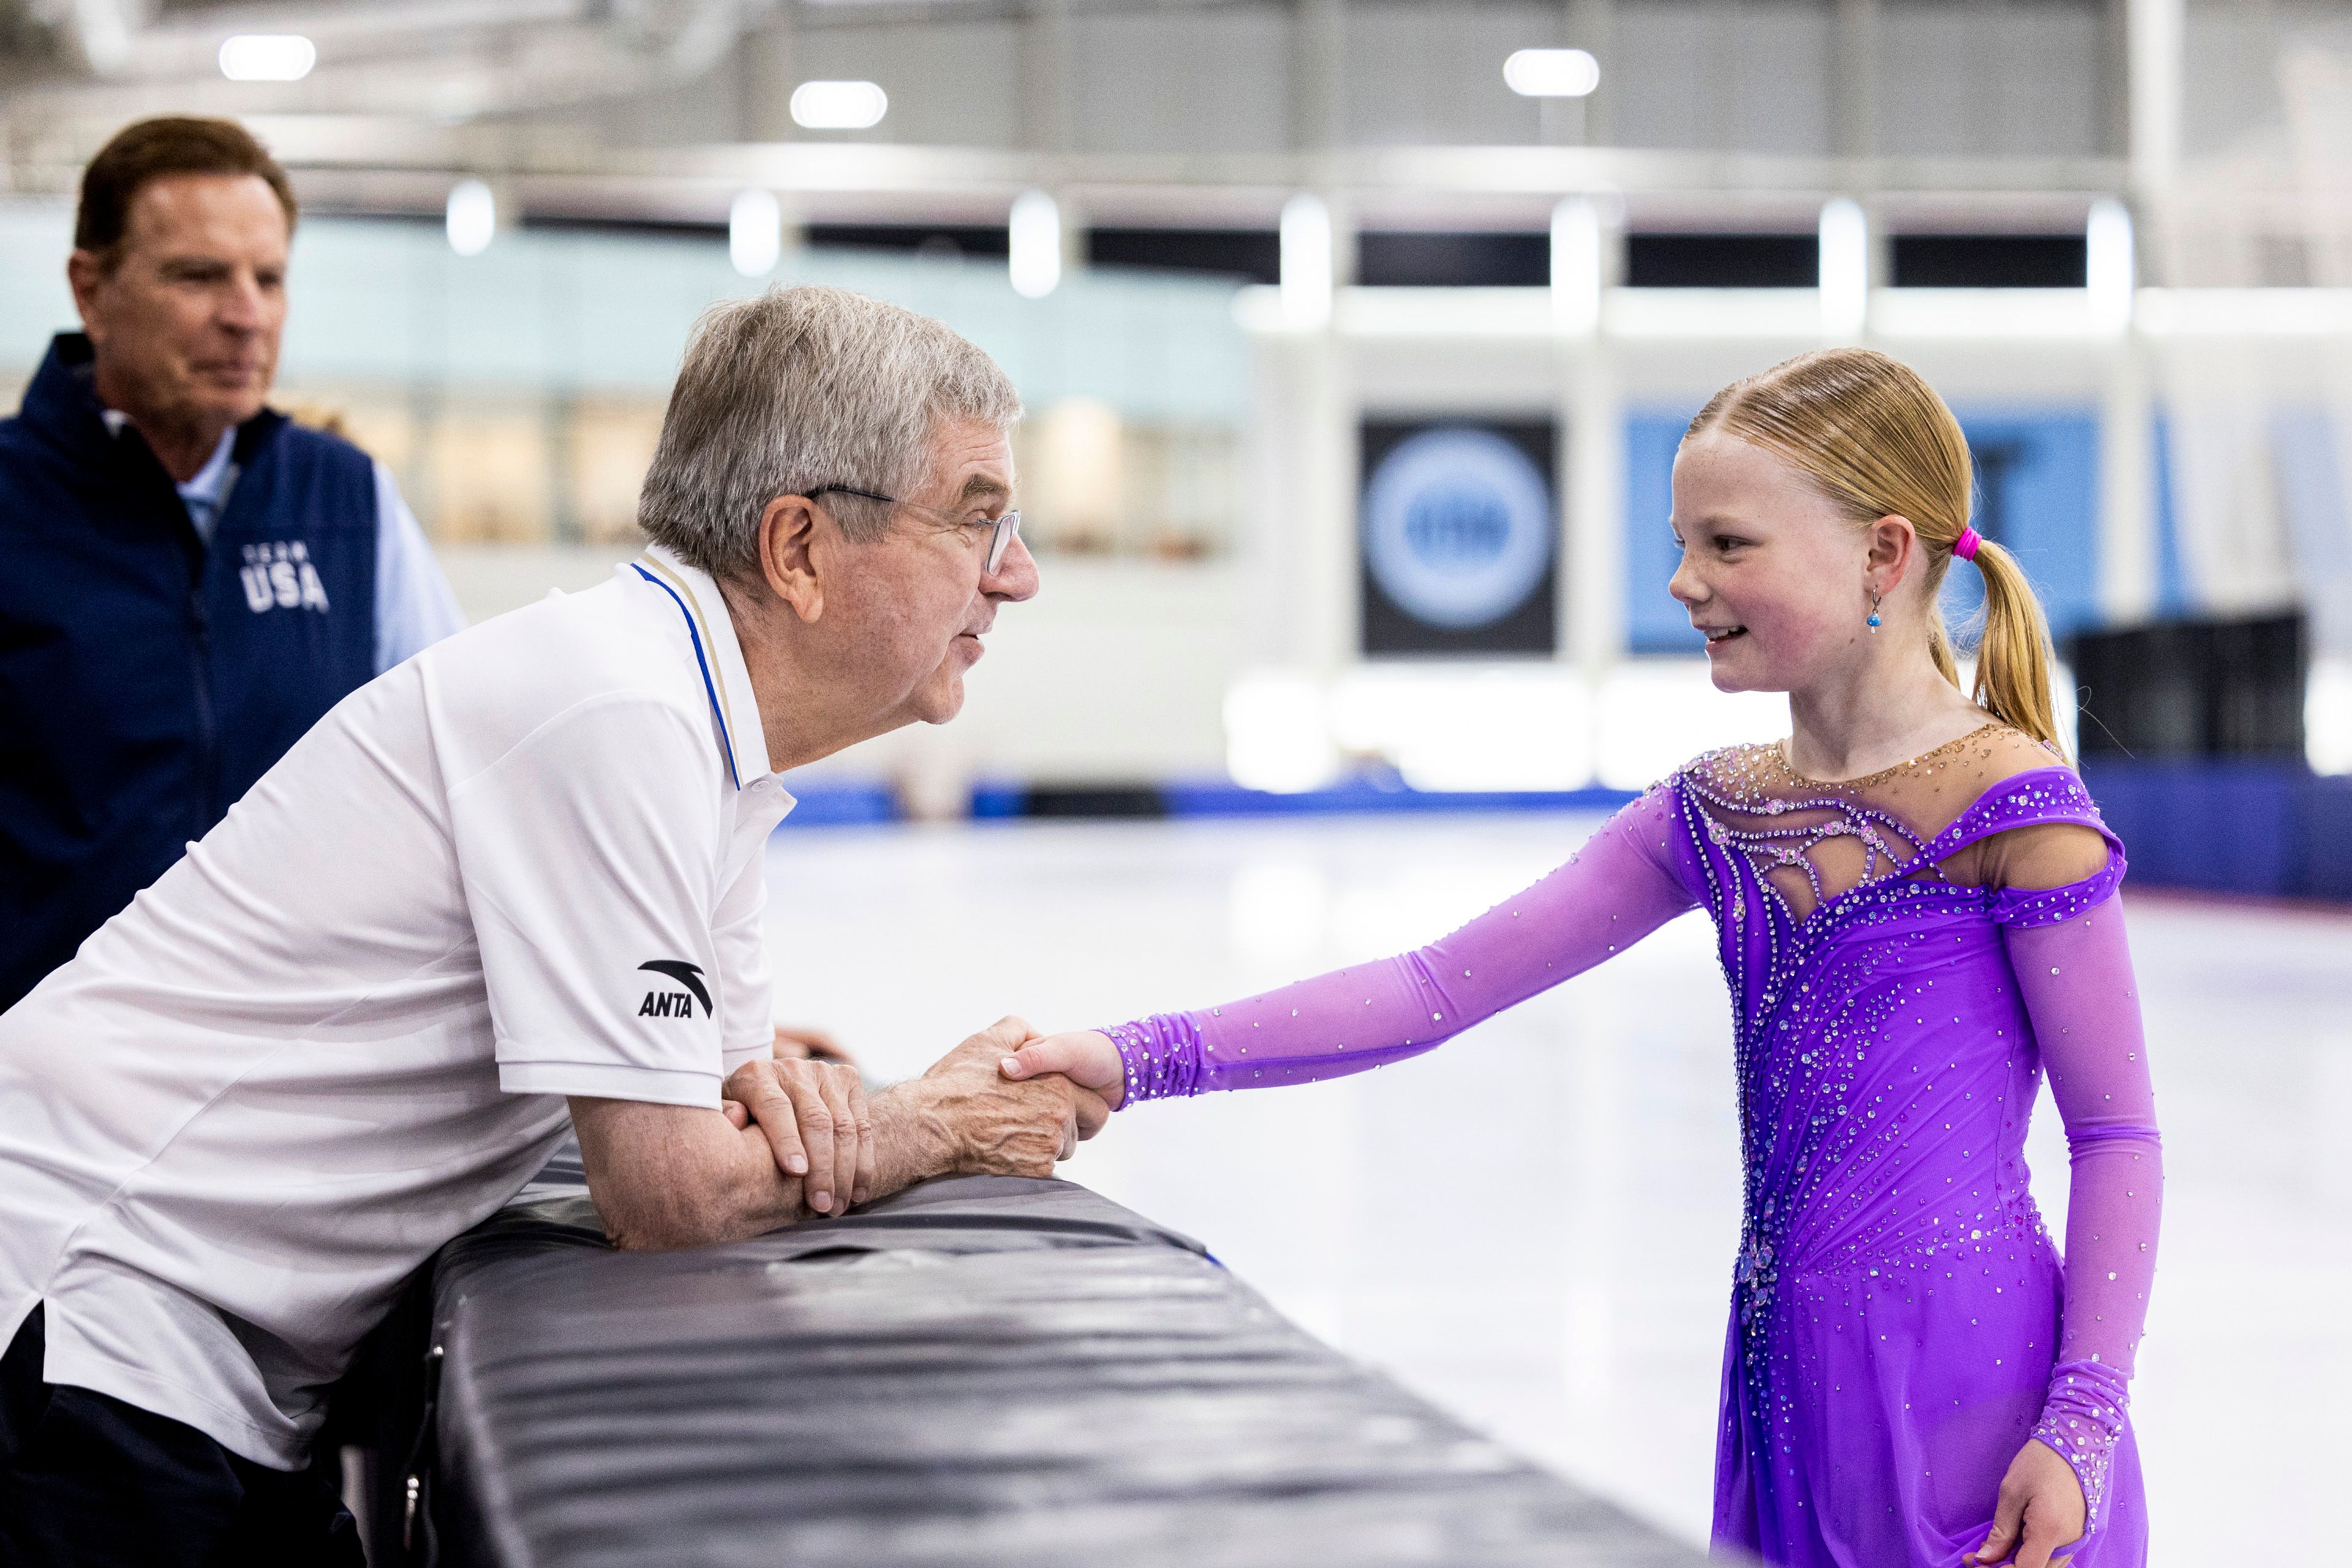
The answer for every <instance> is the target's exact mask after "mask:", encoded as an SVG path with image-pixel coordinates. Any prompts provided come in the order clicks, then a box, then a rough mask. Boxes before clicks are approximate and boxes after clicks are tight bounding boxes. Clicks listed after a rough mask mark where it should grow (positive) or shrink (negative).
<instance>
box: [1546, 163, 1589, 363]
mask: <svg viewBox="0 0 2352 1568" xmlns="http://www.w3.org/2000/svg"><path fill="white" fill-rule="evenodd" d="M1551 310H1552V321H1553V323H1554V324H1555V325H1556V326H1558V327H1559V330H1560V331H1563V332H1567V333H1570V334H1571V335H1574V336H1578V337H1584V336H1589V335H1590V334H1591V333H1592V332H1593V331H1597V330H1598V329H1599V327H1600V325H1601V209H1600V207H1599V205H1597V204H1595V203H1594V201H1593V200H1592V198H1591V196H1570V197H1569V198H1568V199H1567V200H1566V201H1564V202H1562V203H1560V204H1559V205H1558V206H1556V207H1554V208H1552V210H1551Z"/></svg>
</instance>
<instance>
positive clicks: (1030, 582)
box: [980, 533, 1037, 604]
mask: <svg viewBox="0 0 2352 1568" xmlns="http://www.w3.org/2000/svg"><path fill="white" fill-rule="evenodd" d="M980 591H981V592H982V593H983V594H985V595H988V596H989V597H990V598H992V599H1010V600H1012V601H1013V603H1014V604H1019V603H1020V602H1021V601H1022V600H1024V599H1034V598H1035V597H1036V596H1037V558H1036V557H1035V556H1034V555H1032V554H1030V553H1029V542H1028V541H1027V540H1025V539H1023V538H1022V537H1021V536H1020V535H1019V534H1017V533H1016V534H1014V535H1013V541H1012V542H1011V543H1009V544H1007V545H1006V546H1005V548H1004V559H1003V560H1002V561H1000V562H998V563H996V570H995V571H993V572H990V573H984V574H982V576H981V579H980Z"/></svg>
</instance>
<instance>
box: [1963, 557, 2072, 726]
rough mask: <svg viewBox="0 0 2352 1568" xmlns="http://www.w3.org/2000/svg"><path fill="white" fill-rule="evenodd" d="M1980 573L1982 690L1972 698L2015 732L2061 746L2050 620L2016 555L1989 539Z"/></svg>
mask: <svg viewBox="0 0 2352 1568" xmlns="http://www.w3.org/2000/svg"><path fill="white" fill-rule="evenodd" d="M1977 570H1978V571H1979V572H1980V573H1982V574H1984V639H1983V641H1982V642H1980V643H1979V644H1978V646H1977V689H1976V690H1975V691H1974V692H1972V693H1971V694H1970V695H1972V696H1973V697H1974V698H1975V699H1976V700H1977V705H1978V706H1979V707H1980V708H1982V709H1984V710H1985V711H1987V712H1989V713H1990V714H1991V715H1992V716H1993V717H1994V718H1996V719H1998V720H2000V721H2001V722H2002V723H2004V724H2006V725H2008V726H2009V727H2010V728H2011V729H2012V730H2021V731H2024V732H2025V733H2026V734H2029V735H2031V736H2032V737H2033V738H2034V739H2035V740H2037V741H2040V742H2042V744H2044V745H2046V746H2056V745H2058V744H2059V740H2058V721H2057V719H2056V716H2055V715H2054V714H2053V713H2052V711H2051V705H2050V667H2051V665H2052V663H2053V659H2052V658H2051V652H2050V622H2049V619H2048V617H2046V616H2043V615H2042V601H2041V600H2040V599H2038V598H2036V597H2034V594H2033V584H2031V583H2029V582H2027V581H2026V580H2025V573H2024V571H2023V570H2022V569H2021V568H2020V567H2019V565H2018V564H2017V557H2015V556H2014V555H2011V553H2010V552H2008V551H2006V550H2003V549H2002V548H2001V547H2000V545H1998V544H1995V543H1994V542H1992V541H1990V540H1989V539H1988V540H1985V541H1983V542H1980V543H1979V544H1978V546H1977ZM1955 684H1958V683H1957V682H1955Z"/></svg>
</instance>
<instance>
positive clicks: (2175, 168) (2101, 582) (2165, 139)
mask: <svg viewBox="0 0 2352 1568" xmlns="http://www.w3.org/2000/svg"><path fill="white" fill-rule="evenodd" d="M2124 4H2125V13H2124V15H2125V23H2126V37H2125V42H2126V60H2127V63H2128V68H2129V71H2128V82H2129V87H2128V114H2129V126H2130V142H2129V153H2130V169H2131V175H2130V178H2131V195H2132V205H2133V208H2134V212H2133V219H2134V224H2133V248H2134V251H2135V252H2136V255H2137V257H2138V258H2140V265H2139V268H2138V272H2139V276H2140V278H2141V279H2143V280H2145V279H2147V276H2148V273H2149V270H2150V268H2148V266H2147V258H2149V257H2151V256H2154V255H2156V254H2158V253H2159V252H2160V250H2161V242H2162V237H2163V233H2164V223H2165V219H2166V209H2167V205H2168V198H2169V196H2170V195H2171V192H2172V186H2173V182H2174V179H2175V178H2176V176H2177V174H2178V173H2179V163H2180V100H2181V92H2182V36H2181V35H2182V28H2183V26H2184V23H2185V19H2186V17H2185V10H2186V8H2185V6H2184V5H2183V0H2124ZM2150 382H2151V375H2150V370H2149V365H2148V362H2147V350H2146V347H2145V345H2144V344H2143V343H2142V342H2140V339H2139V336H2138V334H2137V331H2132V330H2126V331H2125V333H2124V334H2123V336H2122V338H2121V339H2120V340H2119V341H2118V342H2116V345H2115V348H2114V350H2113V352H2112V353H2111V354H2110V357H2109V360H2108V363H2107V366H2106V374H2105V385H2104V386H2103V387H2102V388H2101V393H2100V399H2099V453H2100V458H2099V574H2098V591H2099V612H2100V615H2101V616H2103V617H2105V619H2107V620H2109V621H2120V622H2128V621H2136V620H2141V619H2144V618H2146V617H2147V616H2149V615H2152V614H2153V613H2154V612H2155V609H2156V595H2157V581H2156V578H2157V571H2156V565H2157V563H2156V495H2155V483H2154V480H2155V474H2154V472H2153V465H2154V449H2153V432H2152V431H2151V429H2150V426H2151V424H2152V422H2153V420H2154V418H2155V413H2156V405H2155V396H2154V393H2153V390H2152V388H2151V385H2150Z"/></svg>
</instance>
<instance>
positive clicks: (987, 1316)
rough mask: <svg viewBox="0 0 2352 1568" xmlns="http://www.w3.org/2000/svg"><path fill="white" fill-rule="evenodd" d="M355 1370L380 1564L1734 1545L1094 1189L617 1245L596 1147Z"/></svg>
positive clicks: (406, 1298) (1253, 1564)
mask: <svg viewBox="0 0 2352 1568" xmlns="http://www.w3.org/2000/svg"><path fill="white" fill-rule="evenodd" d="M362 1363H363V1364H362V1372H361V1374H360V1375H359V1376H357V1377H355V1378H354V1379H352V1380H347V1382H346V1384H344V1385H343V1386H342V1387H341V1388H339V1389H338V1390H337V1391H336V1405H337V1407H338V1418H339V1419H340V1421H341V1433H342V1436H343V1440H344V1441H345V1442H347V1443H349V1444H351V1445H352V1448H353V1449H355V1450H358V1451H360V1452H362V1454H364V1455H365V1456H366V1458H364V1459H363V1460H362V1463H360V1464H359V1465H358V1466H357V1467H356V1468H357V1469H358V1470H359V1472H360V1473H361V1474H362V1476H363V1477H365V1478H367V1479H366V1480H365V1482H364V1483H363V1484H364V1489H365V1492H366V1496H367V1498H368V1505H367V1507H366V1508H365V1510H363V1511H364V1512H365V1513H366V1515H367V1516H368V1525H367V1527H366V1528H367V1533H368V1536H369V1552H368V1558H369V1561H370V1562H371V1563H373V1564H374V1565H375V1568H392V1565H399V1568H524V1565H526V1564H528V1565H529V1568H635V1565H637V1564H643V1563H856V1564H858V1565H859V1568H938V1565H939V1564H941V1563H956V1564H960V1565H961V1568H1091V1565H1093V1564H1097V1563H1118V1564H1120V1565H1121V1568H1197V1565H1199V1564H1203V1563H1218V1564H1223V1565H1224V1568H1293V1565H1296V1564H1300V1563H1366V1564H1369V1563H1381V1564H1386V1565H1388V1568H1505V1565H1506V1564H1509V1565H1522V1564H1533V1563H1559V1564H1568V1563H1577V1564H1583V1565H1586V1568H1705V1564H1706V1556H1705V1554H1704V1553H1703V1552H1700V1551H1699V1550H1698V1549H1697V1548H1696V1547H1695V1546H1689V1545H1685V1544H1682V1543H1679V1542H1674V1541H1671V1540H1669V1539H1667V1538H1666V1537H1665V1536H1664V1535H1662V1534H1661V1533H1659V1532H1658V1531H1655V1530H1654V1529H1652V1528H1651V1527H1649V1526H1647V1525H1645V1524H1643V1523H1642V1522H1641V1521H1637V1520H1636V1519H1634V1518H1633V1517H1632V1516H1631V1515H1629V1514H1627V1513H1625V1512H1624V1511H1623V1510H1620V1509H1618V1508H1616V1507H1614V1506H1613V1505H1612V1504H1610V1503H1608V1502H1606V1501H1603V1500H1601V1499H1600V1498H1598V1497H1595V1496H1593V1495H1592V1494H1591V1493H1589V1492H1586V1491H1584V1490H1582V1489H1580V1488H1579V1487H1578V1486H1576V1485H1575V1484H1574V1483H1572V1482H1570V1481H1569V1480H1566V1479H1562V1478H1560V1477H1559V1476H1556V1475H1552V1474H1549V1473H1547V1472H1546V1471H1544V1470H1542V1469H1539V1468H1537V1467H1536V1466H1534V1465H1532V1464H1530V1463H1529V1462H1528V1461H1527V1460H1525V1459H1522V1458H1518V1457H1517V1456H1516V1455H1514V1454H1512V1453H1510V1452H1509V1451H1508V1450H1507V1449H1505V1448H1504V1447H1501V1446H1500V1445H1499V1444H1497V1443H1496V1442H1494V1441H1493V1440H1491V1439H1489V1438H1486V1437H1485V1436H1482V1435H1480V1434H1478V1433H1477V1432H1475V1431H1473V1430H1472V1429H1470V1428H1469V1427H1467V1426H1464V1425H1463V1424H1462V1423H1461V1422H1460V1421H1459V1420H1457V1419H1455V1418H1454V1416H1452V1415H1448V1414H1447V1413H1446V1412H1444V1411H1443V1410H1440V1409H1439V1408H1437V1407H1436V1406H1434V1405H1430V1404H1429V1403H1427V1402H1426V1401H1424V1400H1423V1399H1421V1398H1419V1397H1418V1396H1416V1395H1414V1394H1411V1393H1408V1392H1407V1391H1406V1390H1405V1389H1404V1388H1402V1386H1401V1385H1399V1384H1396V1383H1394V1382H1392V1381H1391V1379H1389V1378H1388V1377H1386V1376H1385V1375H1383V1374H1381V1373H1379V1372H1377V1371H1375V1370H1373V1369H1371V1368H1369V1367H1365V1366H1361V1365H1359V1364H1357V1363H1353V1362H1351V1361H1349V1360H1348V1359H1347V1358H1346V1357H1344V1356H1342V1355H1341V1354H1339V1352H1337V1351H1334V1350H1333V1349H1331V1348H1330V1347H1329V1346H1328V1345H1325V1344H1323V1343H1321V1342H1318V1340H1316V1339H1315V1338H1314V1337H1313V1336H1312V1335H1310V1334H1308V1333H1307V1331H1305V1330H1303V1329H1301V1328H1299V1327H1298V1326H1297V1324H1295V1323H1292V1322H1290V1321H1288V1320H1286V1319H1285V1318H1284V1317H1283V1316H1282V1315H1281V1314H1280V1313H1278V1312H1277V1311H1276V1310H1274V1308H1273V1307H1272V1306H1271V1305H1269V1304H1268V1303H1267V1301H1266V1300H1265V1298H1263V1297H1261V1296H1260V1295H1258V1294H1257V1292H1256V1291H1255V1290H1253V1289H1251V1288H1250V1287H1249V1285H1248V1284H1247V1283H1245V1282H1244V1281H1243V1280H1241V1279H1237V1278H1236V1277H1234V1275H1233V1274H1232V1273H1231V1272H1229V1271H1228V1270H1227V1269H1226V1268H1223V1266H1222V1265H1221V1264H1219V1263H1218V1262H1217V1261H1216V1259H1215V1258H1212V1257H1211V1256H1210V1255H1209V1254H1208V1252H1207V1250H1206V1249H1205V1248H1204V1247H1202V1245H1201V1244H1200V1243H1199V1242H1197V1241H1194V1240H1192V1239H1191V1238H1189V1237H1185V1236H1183V1235H1181V1233H1179V1232H1176V1231H1173V1230H1171V1229H1169V1228H1167V1227H1166V1226H1162V1225H1160V1224H1159V1223H1158V1222H1156V1221H1153V1220H1151V1219H1149V1218H1147V1217H1146V1216H1144V1215H1139V1214H1137V1213H1135V1212H1134V1211H1132V1210H1129V1209H1126V1208H1122V1207H1121V1206H1119V1205H1117V1204H1114V1203H1111V1202H1109V1201H1108V1199H1105V1198H1103V1197H1101V1196H1099V1195H1097V1194H1095V1193H1092V1192H1089V1191H1088V1190H1087V1189H1086V1188H1085V1187H1082V1186H1079V1185H1077V1184H1075V1183H1070V1182H1064V1181H1056V1180H1031V1179H1025V1178H1021V1177H1009V1176H947V1177H940V1178H938V1179H935V1180H933V1181H929V1182H926V1183H922V1184H918V1185H916V1186H914V1187H911V1188H909V1189H908V1190H907V1191H905V1192H902V1193H898V1194H894V1195H892V1196H890V1197H887V1198H884V1199H881V1200H879V1201H878V1202H876V1203H872V1204H868V1205H864V1206H862V1207H860V1208H859V1209H857V1210H856V1211H854V1212H853V1213H851V1214H849V1215H846V1216H844V1217H842V1218H838V1219H831V1220H816V1221H811V1222H808V1223H805V1224H803V1225H800V1226H793V1227H792V1228H790V1229H786V1230H780V1231H775V1232H772V1233H770V1234H768V1235H766V1236H761V1237H754V1238H752V1239H751V1240H747V1241H739V1242H733V1243H728V1244H722V1245H718V1246H710V1247H692V1248H687V1249H682V1250H678V1251H671V1252H627V1253H618V1252H614V1251H612V1250H610V1249H609V1248H608V1247H606V1245H605V1242H604V1231H603V1226H602V1225H601V1223H600V1221H599V1220H598V1217H597V1215H596V1211H595V1208H594V1205H593V1204H592V1203H591V1202H590V1200H589V1196H588V1191H587V1187H586V1184H585V1179H584V1176H583V1173H582V1170H581V1166H580V1163H579V1158H578V1153H577V1148H576V1145H573V1146H572V1147H571V1148H568V1149H567V1150H565V1151H563V1152H559V1153H558V1154H557V1156H556V1157H555V1159H553V1160H552V1161H551V1162H550V1163H549V1164H548V1166H547V1168H546V1170H545V1171H543V1172H542V1173H541V1175H540V1176H539V1178H538V1179H537V1180H535V1181H533V1182H532V1183H530V1184H528V1185H526V1186H525V1187H524V1188H523V1189H522V1190H521V1191H520V1193H518V1194H516V1195H515V1197H514V1198H513V1199H512V1200H511V1201H509V1203H508V1204H507V1205H505V1207H503V1208H502V1209H500V1210H499V1212H498V1213H497V1214H496V1215H492V1216H491V1217H490V1218H489V1219H488V1220H486V1221H484V1222H483V1223H482V1224H481V1225H479V1226H476V1227H474V1229H472V1230H471V1231H468V1232H467V1234H466V1235H464V1236H462V1237H458V1238H457V1239H456V1240H455V1241H452V1242H450V1243H449V1244H448V1245H447V1246H446V1247H443V1248H442V1249H441V1250H440V1252H439V1254H438V1255H437V1256H436V1258H435V1259H434V1261H433V1262H432V1263H431V1264H429V1265H428V1266H426V1267H425V1268H422V1269H420V1270H419V1271H418V1273H417V1275H416V1276H415V1279H413V1280H412V1281H411V1283H410V1286H409V1288H408V1289H406V1290H405V1291H404V1295H403V1298H402V1300H401V1303H400V1305H399V1307H398V1308H397V1309H396V1310H394V1314H393V1316H392V1317H391V1318H390V1319H389V1320H387V1321H386V1322H385V1323H384V1324H383V1327H381V1328H380V1329H378V1330H377V1331H376V1332H375V1333H373V1334H372V1335H371V1336H370V1337H369V1342H368V1345H367V1347H366V1349H365V1352H363V1354H362Z"/></svg>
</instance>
